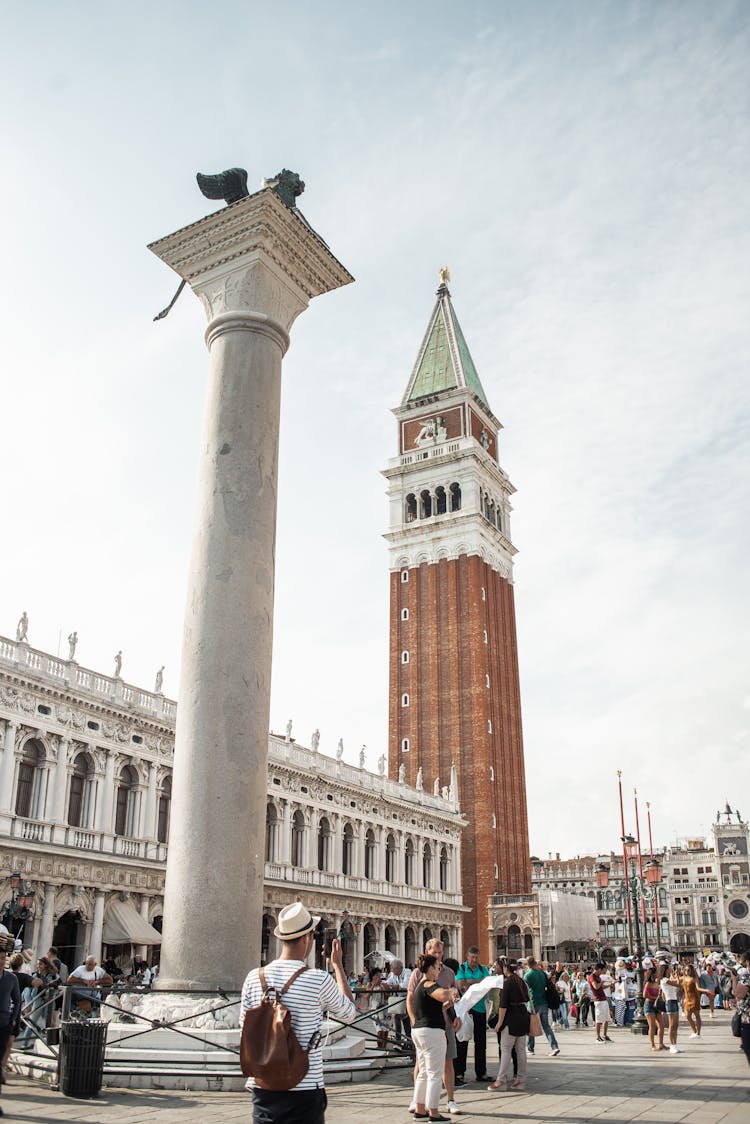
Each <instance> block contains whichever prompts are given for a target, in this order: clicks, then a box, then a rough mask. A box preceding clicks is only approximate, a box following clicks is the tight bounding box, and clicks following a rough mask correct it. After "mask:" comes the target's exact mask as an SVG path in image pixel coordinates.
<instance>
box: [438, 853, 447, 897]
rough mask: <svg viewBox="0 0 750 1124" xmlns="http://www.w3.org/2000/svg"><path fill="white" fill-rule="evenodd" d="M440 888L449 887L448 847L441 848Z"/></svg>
mask: <svg viewBox="0 0 750 1124" xmlns="http://www.w3.org/2000/svg"><path fill="white" fill-rule="evenodd" d="M440 889H441V890H447V889H448V848H447V847H445V846H443V847H441V848H440Z"/></svg>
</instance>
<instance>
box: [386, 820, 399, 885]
mask: <svg viewBox="0 0 750 1124" xmlns="http://www.w3.org/2000/svg"><path fill="white" fill-rule="evenodd" d="M385 880H386V882H395V881H396V840H395V838H394V836H393V833H392V832H390V833H389V834H388V838H387V839H386V841H385Z"/></svg>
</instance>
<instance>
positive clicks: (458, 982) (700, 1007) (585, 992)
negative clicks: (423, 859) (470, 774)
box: [0, 902, 750, 1124]
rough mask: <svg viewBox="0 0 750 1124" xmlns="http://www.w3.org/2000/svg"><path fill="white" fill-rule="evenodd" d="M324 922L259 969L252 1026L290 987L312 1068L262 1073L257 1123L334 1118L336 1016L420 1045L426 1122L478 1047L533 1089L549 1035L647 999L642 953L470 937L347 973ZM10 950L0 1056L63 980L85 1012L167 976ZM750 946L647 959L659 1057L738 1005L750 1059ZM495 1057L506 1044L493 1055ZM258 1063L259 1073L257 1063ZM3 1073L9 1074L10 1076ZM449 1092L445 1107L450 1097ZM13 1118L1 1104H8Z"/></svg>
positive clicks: (608, 1020)
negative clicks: (490, 947)
mask: <svg viewBox="0 0 750 1124" xmlns="http://www.w3.org/2000/svg"><path fill="white" fill-rule="evenodd" d="M314 928H315V921H314V919H313V918H312V916H311V914H310V913H309V911H308V910H307V909H306V908H305V906H304V905H303V904H302V903H301V902H295V903H294V904H293V905H291V906H288V907H287V908H286V909H284V910H282V911H281V913H280V914H279V920H278V924H277V927H276V929H275V935H276V936H277V938H278V940H279V942H280V946H281V949H282V953H281V956H280V957H279V958H278V959H276V960H273V961H271V963H270V964H267V965H266V966H265V967H264V968H263V969H253V970H252V971H251V972H250V973H249V975H248V977H247V979H246V981H245V984H244V986H243V989H242V998H241V1020H240V1021H241V1025H242V1022H243V1020H244V1019H245V1016H246V1015H247V1013H248V1012H249V1011H253V1010H256V1009H257V1008H258V1007H259V1006H260V1005H262V1003H263V1001H264V998H268V995H269V991H268V989H269V988H270V993H272V994H275V995H277V996H282V995H283V1001H284V1004H285V1006H286V1007H287V1009H288V1011H289V1014H290V1023H289V1026H290V1027H291V1029H292V1031H293V1033H294V1034H295V1035H296V1036H297V1038H298V1039H299V1045H301V1048H302V1050H303V1052H304V1053H305V1054H306V1055H307V1057H306V1062H305V1067H306V1068H305V1074H304V1076H303V1078H302V1079H301V1080H300V1081H298V1082H297V1083H296V1084H295V1085H294V1086H293V1087H285V1088H282V1089H275V1088H272V1087H270V1088H269V1087H267V1085H264V1083H263V1082H260V1081H258V1080H256V1079H255V1078H254V1077H253V1076H252V1072H251V1076H250V1077H249V1078H248V1082H247V1085H248V1088H249V1089H250V1090H251V1091H252V1094H253V1121H254V1122H255V1124H271V1122H272V1121H283V1122H284V1124H324V1120H325V1108H326V1096H325V1088H324V1081H323V1064H322V1045H323V1043H322V1039H321V1036H320V1028H321V1025H322V1020H323V1018H324V1017H325V1016H326V1015H328V1016H331V1017H333V1018H334V1019H335V1020H337V1021H338V1022H340V1023H353V1022H355V1021H361V1020H362V1019H363V1018H371V1019H372V1021H373V1023H374V1026H375V1032H376V1035H377V1039H378V1045H380V1046H385V1045H386V1044H387V1045H389V1046H390V1047H395V1048H401V1049H404V1050H407V1051H408V1052H409V1053H412V1052H413V1054H414V1056H415V1064H414V1073H413V1078H414V1082H413V1096H412V1100H411V1104H410V1105H409V1108H408V1110H409V1112H410V1113H411V1114H412V1115H413V1117H414V1119H416V1120H433V1121H447V1120H450V1119H451V1118H453V1117H454V1116H459V1115H461V1111H462V1110H461V1108H460V1107H459V1104H458V1101H457V1099H456V1096H457V1094H456V1090H457V1089H460V1088H461V1086H464V1085H466V1084H467V1083H468V1082H469V1080H470V1079H469V1077H468V1075H467V1063H468V1058H469V1047H470V1045H471V1044H472V1043H473V1065H474V1074H475V1078H474V1079H475V1080H476V1081H477V1082H479V1083H485V1082H486V1083H487V1084H486V1088H487V1090H488V1091H491V1092H493V1093H496V1092H497V1093H499V1092H505V1091H507V1090H523V1089H524V1088H525V1086H526V1079H527V1071H528V1056H529V1054H531V1055H533V1054H534V1052H535V1046H536V1040H537V1038H539V1039H542V1038H545V1039H546V1041H547V1043H548V1045H549V1056H550V1057H551V1058H555V1057H557V1056H558V1055H559V1054H560V1046H559V1044H558V1039H557V1034H562V1033H563V1032H571V1031H573V1030H580V1029H581V1028H588V1027H591V1029H592V1030H593V1041H594V1042H595V1043H596V1044H597V1046H599V1045H601V1046H606V1044H611V1043H612V1042H613V1039H612V1037H611V1035H610V1034H609V1031H610V1029H611V1028H612V1027H615V1026H617V1027H627V1026H629V1025H630V1024H632V1023H633V1021H634V1019H635V1017H636V1013H637V1005H638V1001H639V999H640V996H639V994H638V983H637V977H636V967H637V965H636V963H635V961H634V960H633V959H632V958H627V957H623V958H619V959H618V960H617V961H616V962H615V963H614V964H611V965H608V964H606V963H605V962H604V961H602V960H599V961H597V962H596V963H595V964H593V965H589V966H587V967H585V968H583V967H580V966H577V967H571V966H566V965H563V964H561V963H559V962H558V963H556V964H547V965H546V967H545V966H544V965H543V964H540V963H538V962H537V961H536V960H535V958H534V957H533V956H529V957H527V958H526V959H519V960H514V959H510V958H507V959H506V958H499V959H497V960H496V961H495V962H494V964H492V965H490V966H487V965H484V964H482V963H481V959H480V950H479V949H478V948H476V947H471V948H469V949H468V950H467V954H466V959H465V960H464V962H463V963H461V964H459V963H458V962H457V961H455V960H451V959H450V958H447V957H445V956H444V953H445V949H444V946H443V943H442V942H441V941H440V940H437V939H432V940H429V941H428V942H427V944H426V945H425V951H424V955H422V956H420V957H419V960H418V963H417V965H416V967H414V968H412V967H410V966H406V967H405V966H404V964H403V962H402V961H401V960H399V959H397V958H392V959H391V960H390V962H388V963H387V966H386V968H385V969H383V968H382V967H380V966H379V965H376V964H375V963H374V962H373V960H372V959H371V960H370V966H369V968H368V969H367V970H366V971H365V972H364V973H363V974H362V975H359V976H349V977H347V975H346V973H345V972H344V968H343V957H342V950H341V945H340V942H339V941H338V940H334V941H333V944H332V948H331V956H330V971H328V970H322V969H311V968H309V966H308V959H309V957H310V955H311V952H312V949H313V944H314V932H313V931H314ZM6 959H7V954H6V952H5V951H2V950H1V949H0V1062H1V1064H2V1066H4V1065H5V1062H6V1060H7V1057H8V1055H9V1053H10V1049H11V1047H12V1046H13V1044H14V1040H16V1039H17V1041H16V1048H20V1049H23V1048H25V1047H26V1045H27V1044H30V1039H31V1037H32V1036H33V1035H34V1034H35V1033H39V1032H40V1030H42V1029H43V1028H44V1026H47V1025H54V1022H55V1019H56V1018H57V1012H58V1011H59V1008H60V1004H61V997H62V993H63V988H64V987H66V986H67V987H69V988H70V999H71V1010H72V1011H73V1012H77V1014H78V1016H79V1017H87V1016H88V1015H91V1014H93V1015H96V1014H97V1013H98V1010H99V1006H100V1004H101V1002H102V999H103V996H104V995H106V993H107V992H108V991H109V990H112V989H115V988H117V987H118V986H123V985H127V986H142V987H147V986H149V985H150V984H151V983H152V982H153V978H154V975H155V973H153V970H152V969H149V968H148V966H147V965H145V964H141V963H138V962H137V961H134V962H133V963H132V965H130V970H129V971H128V972H123V970H122V968H119V967H118V966H117V965H116V964H115V963H114V962H109V961H108V962H106V963H105V965H104V967H100V966H99V965H98V964H97V961H96V958H95V957H93V956H89V957H87V959H86V960H85V961H84V963H83V964H81V965H79V966H78V967H77V968H75V969H74V970H73V971H72V972H68V970H67V968H66V966H65V965H64V964H63V963H62V961H61V960H60V957H59V955H58V950H57V949H55V948H50V949H49V950H48V952H47V954H46V955H45V956H40V957H38V958H37V960H36V965H35V967H34V968H33V969H32V968H31V959H32V958H31V956H30V955H29V954H28V951H26V952H24V951H22V950H17V951H15V952H14V953H13V954H12V955H11V956H10V958H9V959H8V963H7V964H6ZM749 961H750V956H748V954H743V955H742V956H741V957H740V958H739V960H737V961H735V959H734V957H732V956H730V955H729V954H717V955H712V956H708V957H706V958H705V959H703V960H700V961H699V962H698V963H694V962H679V961H676V960H675V959H674V958H673V957H671V956H670V954H669V953H667V952H662V953H656V954H655V955H654V956H653V957H651V956H649V957H645V958H644V959H643V962H642V967H643V969H644V987H643V1015H644V1016H645V1019H646V1021H647V1024H648V1045H649V1049H650V1051H651V1052H652V1053H660V1052H661V1051H667V1052H669V1053H671V1054H679V1053H682V1047H681V1046H679V1045H678V1037H679V1034H680V1028H681V1026H684V1023H683V1022H682V1019H683V1018H684V1020H685V1023H687V1026H688V1028H689V1032H690V1038H691V1039H693V1040H697V1039H700V1037H701V1031H702V1028H703V1020H704V1019H705V1018H708V1019H713V1018H715V1017H716V1015H717V1011H720V1010H729V1009H732V1010H733V1013H734V1019H735V1020H736V1021H737V1027H736V1031H737V1032H738V1034H739V1037H740V1040H741V1047H742V1049H743V1050H744V1052H745V1054H746V1056H747V1059H748V1063H750V968H749ZM488 1032H489V1033H490V1034H491V1033H494V1035H495V1036H496V1039H497V1043H498V1061H497V1068H496V1070H495V1076H494V1078H493V1076H492V1074H491V1072H490V1069H491V1068H492V1069H494V1068H495V1067H494V1063H490V1059H489V1053H490V1051H489V1050H488V1048H487V1039H488ZM492 1053H493V1054H494V1050H493V1051H492ZM246 1072H247V1071H246ZM2 1080H3V1081H4V1076H3V1077H2ZM443 1092H444V1093H445V1097H446V1111H447V1113H448V1115H447V1116H445V1115H443V1113H442V1111H441V1108H440V1101H441V1097H442V1094H443ZM0 1115H2V1108H0Z"/></svg>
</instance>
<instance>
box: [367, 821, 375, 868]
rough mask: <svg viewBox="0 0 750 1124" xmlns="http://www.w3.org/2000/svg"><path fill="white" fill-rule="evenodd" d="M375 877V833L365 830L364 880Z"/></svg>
mask: <svg viewBox="0 0 750 1124" xmlns="http://www.w3.org/2000/svg"><path fill="white" fill-rule="evenodd" d="M374 877H375V832H374V831H373V830H372V828H371V827H370V828H368V829H367V835H366V836H365V878H374Z"/></svg>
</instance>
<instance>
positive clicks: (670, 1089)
mask: <svg viewBox="0 0 750 1124" xmlns="http://www.w3.org/2000/svg"><path fill="white" fill-rule="evenodd" d="M558 1037H559V1041H560V1047H561V1053H560V1055H559V1056H558V1057H556V1058H550V1057H549V1056H548V1053H549V1052H548V1049H547V1044H546V1042H545V1041H544V1039H538V1040H537V1052H536V1056H535V1057H534V1058H532V1059H530V1061H529V1075H528V1078H529V1080H528V1090H527V1092H525V1093H512V1092H508V1093H488V1092H487V1091H486V1088H485V1085H484V1084H481V1085H480V1084H477V1083H476V1082H473V1083H470V1084H468V1085H466V1086H464V1087H463V1088H462V1089H460V1090H459V1091H458V1094H457V1095H458V1098H459V1104H460V1107H461V1109H462V1113H463V1117H462V1118H464V1119H476V1120H490V1119H493V1120H499V1121H502V1124H516V1122H518V1124H521V1122H524V1124H526V1122H528V1124H563V1122H564V1124H588V1122H589V1121H597V1122H599V1121H601V1122H602V1124H604V1122H606V1124H631V1122H635V1121H637V1122H638V1124H683V1122H684V1124H750V1096H749V1095H748V1091H749V1090H750V1066H748V1064H747V1061H746V1059H745V1057H744V1055H743V1054H742V1053H741V1052H740V1050H739V1049H738V1042H737V1039H735V1038H732V1035H731V1032H730V1029H729V1016H728V1015H723V1016H720V1017H718V1018H717V1020H716V1021H715V1022H713V1023H709V1024H708V1025H707V1026H706V1027H705V1028H704V1031H703V1035H702V1036H701V1039H700V1041H697V1042H696V1041H691V1040H690V1038H689V1037H687V1035H685V1036H684V1037H683V1040H682V1042H681V1045H682V1046H683V1047H684V1050H685V1052H684V1053H683V1054H679V1055H670V1054H668V1053H662V1054H651V1053H650V1052H649V1049H648V1040H647V1039H641V1038H637V1037H635V1036H634V1035H632V1034H630V1032H629V1031H623V1030H614V1031H613V1032H612V1037H613V1038H614V1041H613V1043H612V1044H611V1045H601V1046H600V1045H597V1043H595V1042H594V1040H593V1032H592V1031H591V1030H583V1029H580V1030H569V1031H563V1032H562V1033H560V1034H559V1036H558ZM496 1057H497V1055H496V1053H495V1052H494V1050H492V1049H491V1050H490V1059H491V1060H492V1059H493V1058H496ZM472 1073H473V1070H472V1068H471V1062H470V1064H469V1075H471V1074H472ZM410 1076H411V1075H410V1073H409V1072H408V1071H406V1070H390V1071H388V1072H387V1073H385V1074H384V1075H383V1076H381V1077H378V1078H376V1079H375V1080H373V1081H371V1082H368V1083H367V1084H363V1085H338V1086H334V1087H333V1088H331V1089H330V1090H329V1108H328V1112H327V1114H326V1120H327V1124H350V1122H351V1124H355V1122H357V1121H365V1120H367V1121H368V1122H370V1124H372V1122H373V1120H375V1121H379V1120H380V1121H382V1119H383V1118H384V1117H386V1118H387V1120H388V1124H398V1122H399V1121H401V1122H403V1124H409V1122H410V1121H411V1119H412V1117H410V1116H409V1114H408V1112H407V1109H408V1106H409V1100H410V1093H411V1080H410ZM1 1103H2V1106H3V1108H4V1110H5V1117H6V1118H7V1119H8V1120H13V1121H24V1122H27V1124H31V1122H32V1121H33V1122H34V1124H58V1122H63V1121H75V1122H80V1124H198V1122H200V1124H233V1122H234V1121H245V1122H247V1124H250V1120H251V1110H250V1098H249V1096H246V1095H245V1094H241V1093H191V1092H187V1093H177V1092H157V1091H155V1090H154V1091H152V1090H143V1091H137V1090H122V1091H120V1090H114V1089H105V1090H103V1092H102V1095H101V1096H100V1097H99V1098H97V1099H96V1100H92V1101H79V1100H73V1099H72V1098H70V1097H64V1096H62V1095H61V1094H60V1093H56V1092H53V1091H52V1090H50V1089H49V1088H48V1087H47V1086H45V1085H42V1084H37V1083H35V1082H32V1081H28V1080H26V1079H22V1078H18V1077H14V1076H13V1074H12V1073H11V1074H10V1075H9V1084H8V1085H6V1086H4V1088H3V1096H2V1098H1ZM442 1104H443V1107H444V1106H445V1102H444V1101H443V1102H442ZM457 1119H458V1118H457Z"/></svg>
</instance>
